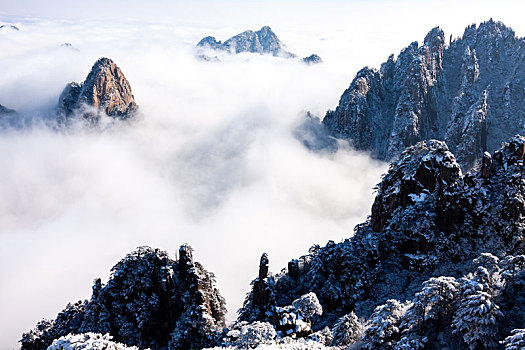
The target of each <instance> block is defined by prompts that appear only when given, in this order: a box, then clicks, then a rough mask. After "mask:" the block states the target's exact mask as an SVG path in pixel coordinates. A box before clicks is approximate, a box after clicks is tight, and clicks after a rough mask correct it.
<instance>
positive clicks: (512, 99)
mask: <svg viewBox="0 0 525 350" xmlns="http://www.w3.org/2000/svg"><path fill="white" fill-rule="evenodd" d="M524 57H525V39H523V38H518V37H516V35H515V33H514V31H513V30H512V29H510V28H508V27H506V26H505V25H504V24H503V23H501V22H495V21H493V20H490V21H487V22H484V23H481V24H480V25H479V26H476V25H471V26H469V27H468V28H466V29H465V32H464V34H463V36H462V37H461V38H458V39H456V40H454V41H452V40H450V41H449V43H448V45H447V43H446V41H445V34H444V32H443V31H442V30H441V29H439V28H434V29H432V30H431V31H430V32H429V33H428V34H427V36H426V37H425V40H424V42H423V44H422V45H419V44H418V43H417V42H414V43H412V44H410V46H408V47H407V48H405V49H403V50H402V51H401V53H400V54H399V55H398V56H397V58H396V59H394V57H393V56H390V57H389V58H388V60H387V61H386V62H385V63H383V64H382V65H381V68H380V69H379V70H376V69H372V68H368V67H366V68H363V69H362V70H361V71H359V72H358V73H357V75H356V77H355V78H354V80H353V81H352V83H351V84H350V87H349V88H348V89H347V90H346V91H345V92H344V93H343V95H342V96H341V99H340V101H339V105H338V106H337V108H336V109H335V110H334V111H328V113H327V114H326V116H325V118H324V120H323V124H324V125H325V126H326V127H327V129H328V130H329V131H330V132H331V134H332V135H333V136H335V137H338V138H341V139H345V140H349V141H350V142H351V144H352V145H353V146H354V147H355V148H357V149H359V150H366V151H370V152H371V153H372V154H373V155H374V156H375V157H377V158H379V159H382V160H392V159H396V158H398V157H399V156H400V155H401V153H402V151H403V150H404V149H405V148H406V147H407V146H412V145H414V144H416V143H417V142H419V141H422V140H429V139H438V140H445V141H446V142H447V145H448V147H450V150H451V151H452V152H453V153H454V154H456V156H457V160H458V162H459V163H460V164H461V165H462V166H463V167H465V169H466V170H469V169H470V168H471V167H472V166H473V165H474V163H475V161H476V160H477V159H479V158H481V157H482V155H483V152H484V151H489V152H494V151H495V150H496V149H498V148H499V146H500V143H501V142H503V141H505V140H506V139H508V138H509V137H511V136H513V135H515V134H518V133H521V134H523V133H524V132H525V129H524V125H525V102H524V101H525V99H524V91H525V80H524V79H523V76H524V75H525V66H524V65H523V58H524Z"/></svg>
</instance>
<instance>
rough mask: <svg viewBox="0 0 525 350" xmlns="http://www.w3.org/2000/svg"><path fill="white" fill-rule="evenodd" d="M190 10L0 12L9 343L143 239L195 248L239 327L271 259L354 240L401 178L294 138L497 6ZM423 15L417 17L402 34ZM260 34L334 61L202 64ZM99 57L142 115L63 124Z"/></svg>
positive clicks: (245, 59) (275, 264)
mask: <svg viewBox="0 0 525 350" xmlns="http://www.w3.org/2000/svg"><path fill="white" fill-rule="evenodd" d="M55 2H56V1H55ZM132 3H134V4H135V5H136V2H132ZM233 4H235V6H233ZM180 6H182V7H181V10H182V9H184V10H185V11H182V12H176V13H174V14H173V18H172V19H170V18H166V17H164V18H163V19H162V20H158V21H153V20H151V19H149V18H147V19H146V16H145V19H143V20H140V19H136V18H133V19H125V18H119V20H118V21H117V20H108V19H107V18H106V19H104V20H100V19H96V18H90V19H82V18H77V17H75V18H69V19H68V18H66V19H63V18H62V19H59V18H53V17H52V16H50V14H49V13H46V16H43V17H37V16H31V17H28V16H23V15H21V14H20V9H16V8H15V9H14V10H13V11H14V13H15V14H11V13H8V12H4V13H1V12H0V25H1V24H13V25H16V26H17V27H19V28H20V31H15V30H11V29H9V28H4V29H1V30H0V48H1V49H0V77H1V79H0V104H2V105H4V106H6V107H9V108H14V109H16V110H17V111H18V112H19V113H20V120H22V121H23V122H20V123H17V125H16V126H15V127H7V128H6V127H5V126H4V128H3V129H2V130H1V131H0V154H1V155H2V156H1V161H0V180H1V181H0V280H1V288H0V310H1V312H0V329H1V330H2V331H1V332H0V348H14V347H16V341H17V340H18V339H19V338H20V335H21V333H22V332H24V331H28V330H29V329H31V328H32V327H33V326H34V325H35V324H36V322H37V321H39V320H40V319H41V318H42V317H48V318H54V317H55V316H56V314H57V312H58V311H60V310H61V309H62V308H63V307H64V306H65V305H66V304H67V302H69V301H76V300H78V299H81V298H87V297H89V295H90V293H91V283H92V281H93V279H94V278H96V277H102V278H103V280H104V279H107V277H108V275H109V270H110V268H111V267H112V266H113V265H114V264H115V263H116V262H117V261H118V260H119V259H121V258H123V257H124V256H125V254H126V253H128V252H130V251H131V250H133V249H134V248H136V247H137V246H141V245H149V246H153V247H159V248H161V249H163V250H167V251H169V252H170V253H171V254H172V256H173V257H175V254H176V251H177V249H178V247H179V245H181V244H183V243H189V244H190V245H191V246H192V247H193V248H194V249H195V254H194V255H195V258H196V260H198V261H200V262H202V263H203V264H204V266H205V268H207V269H208V270H211V271H213V272H214V273H215V274H216V276H217V282H218V286H219V289H220V290H221V293H222V294H223V295H224V296H225V297H226V300H227V303H228V310H229V320H232V319H234V318H235V311H236V310H237V309H238V308H239V307H240V306H241V305H242V301H243V298H244V295H245V293H247V292H248V291H249V288H250V286H249V283H250V280H251V279H253V278H254V277H255V276H256V274H257V269H258V261H259V257H260V255H261V254H262V253H263V252H266V253H268V255H269V257H270V269H271V271H274V272H278V271H280V269H281V268H283V267H285V266H286V263H287V262H288V261H289V260H290V259H292V258H294V257H298V256H300V255H302V254H305V253H307V251H308V248H309V247H310V246H311V245H313V244H321V245H323V244H325V243H326V242H327V241H328V240H330V239H331V240H335V241H339V240H341V239H343V238H347V237H350V236H351V235H352V232H353V227H354V225H356V224H358V223H360V222H363V221H364V220H365V219H366V216H367V215H368V214H369V212H370V206H371V203H372V201H373V196H374V194H373V187H374V185H375V184H376V183H378V182H379V181H380V175H381V174H382V173H384V172H385V171H386V169H387V164H384V163H380V162H377V161H374V160H372V159H370V158H369V157H368V156H367V155H366V154H362V153H358V152H355V151H353V150H352V149H351V148H348V147H343V148H341V149H340V150H339V151H338V152H337V153H327V152H312V151H310V150H308V149H307V148H306V147H304V146H303V144H302V143H301V142H300V141H298V140H297V139H296V138H295V137H294V130H296V128H297V127H298V125H300V124H301V123H302V121H303V120H304V119H303V118H304V112H305V111H307V110H308V111H311V112H312V114H314V115H317V116H319V117H321V118H322V116H323V115H324V113H326V111H327V110H328V109H333V108H335V106H336V105H337V103H338V99H339V96H340V95H341V93H342V92H343V91H344V89H345V88H346V87H347V86H348V85H349V83H350V81H351V79H352V77H353V75H354V74H355V73H356V72H357V70H358V69H360V68H361V67H362V66H364V65H371V66H373V67H378V66H379V64H380V62H381V61H383V60H385V59H386V57H388V55H389V54H390V53H396V54H397V53H398V52H399V50H401V49H402V48H403V47H404V46H406V45H408V44H409V43H410V42H411V41H413V40H421V39H422V38H423V37H424V35H425V34H426V32H427V31H428V30H429V29H431V27H433V26H434V25H438V24H441V26H442V27H445V29H446V26H449V28H450V29H451V30H452V33H453V34H454V36H459V35H460V34H461V33H462V28H463V27H464V26H466V25H468V24H470V23H471V22H474V21H479V20H484V19H488V18H489V17H490V16H488V15H487V14H488V8H486V9H485V12H483V11H481V10H480V11H478V12H476V13H475V15H476V16H478V17H469V18H467V19H465V20H464V21H460V20H459V17H458V16H456V17H454V16H450V14H449V13H447V12H448V10H447V9H446V8H443V7H440V8H439V9H438V10H436V11H434V16H433V17H432V19H431V20H429V19H426V20H425V19H424V18H421V16H422V15H423V14H425V13H427V11H428V9H427V8H425V7H424V6H422V5H418V3H412V4H410V3H403V5H399V4H398V5H395V4H392V2H388V1H385V2H377V3H375V4H372V5H370V4H365V3H359V2H357V3H354V4H352V5H351V6H350V5H348V4H343V3H341V2H338V1H334V2H326V3H325V5H324V6H320V5H319V4H318V3H315V2H314V3H310V2H306V3H305V4H303V5H301V3H300V2H290V4H289V5H287V6H285V5H283V11H272V10H271V9H269V8H266V7H264V6H262V7H259V8H257V9H255V8H250V7H246V6H244V7H243V6H241V5H240V3H239V2H236V3H234V2H232V4H231V6H230V7H228V4H226V5H224V6H225V7H224V6H223V7H221V9H220V10H221V11H220V12H219V13H218V12H217V11H213V8H209V7H198V6H196V5H191V6H190V5H188V6H187V7H184V6H183V5H180ZM239 6H240V7H239ZM403 6H404V7H403ZM418 6H419V7H418ZM409 9H410V10H411V11H414V12H413V14H414V15H413V25H412V26H407V25H405V24H402V25H400V24H399V23H400V18H401V16H402V15H403V13H405V12H406V11H408V10H409ZM7 10H8V9H7ZM15 10H16V11H15ZM2 11H6V9H2ZM133 11H138V9H135V8H133ZM61 15H62V16H66V14H61ZM105 15H106V16H107V13H105ZM473 16H474V14H473ZM440 21H441V23H440ZM508 24H509V25H511V26H513V25H515V23H514V22H512V21H511V22H510V23H508ZM263 25H270V26H271V27H272V29H273V30H274V31H275V32H276V33H277V35H278V36H279V38H280V39H281V40H282V41H283V42H284V43H285V44H287V46H288V47H287V49H288V50H289V51H291V52H294V53H296V54H297V55H298V56H300V57H304V56H307V55H310V54H312V53H317V54H319V55H320V56H321V57H322V58H323V60H324V63H323V64H321V65H314V66H307V65H305V64H303V63H301V62H299V61H298V60H286V59H282V58H276V57H270V56H258V55H253V54H242V55H237V56H228V55H224V54H223V55H220V58H221V60H222V62H221V63H210V62H203V61H200V60H198V59H197V58H196V57H195V50H194V46H195V44H196V43H197V42H198V41H199V39H201V38H202V37H204V36H207V35H213V36H215V37H217V39H219V40H225V39H227V38H229V37H230V36H232V35H235V34H237V33H239V32H241V31H243V30H245V29H254V30H257V29H259V28H260V27H262V26H263ZM515 29H517V28H515ZM447 35H448V33H447ZM64 43H70V44H71V46H63V45H62V44H64ZM100 57H109V58H111V59H113V60H114V61H115V62H116V63H117V64H118V65H119V67H120V68H121V69H122V70H123V72H124V74H125V75H126V77H127V78H128V80H129V82H130V84H131V86H132V89H133V93H134V95H135V98H136V102H137V103H138V104H139V106H140V110H141V112H142V117H140V118H139V119H138V120H136V121H134V122H133V123H129V124H128V123H123V124H116V125H112V126H108V127H107V128H104V129H103V130H99V129H93V128H86V127H82V126H76V127H73V128H71V129H69V130H57V128H56V127H54V124H53V118H54V108H55V106H56V103H57V100H58V96H59V94H60V92H61V91H62V89H63V88H64V86H65V85H66V83H68V82H71V81H78V82H80V81H83V80H84V79H85V77H86V75H87V73H88V72H89V70H90V68H91V66H92V64H93V63H94V62H95V61H96V60H97V59H98V58H100Z"/></svg>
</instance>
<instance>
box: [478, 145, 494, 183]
mask: <svg viewBox="0 0 525 350" xmlns="http://www.w3.org/2000/svg"><path fill="white" fill-rule="evenodd" d="M491 167H492V156H491V155H490V153H489V152H487V151H485V153H483V158H482V159H481V177H482V178H484V179H487V178H488V177H490V168H491Z"/></svg>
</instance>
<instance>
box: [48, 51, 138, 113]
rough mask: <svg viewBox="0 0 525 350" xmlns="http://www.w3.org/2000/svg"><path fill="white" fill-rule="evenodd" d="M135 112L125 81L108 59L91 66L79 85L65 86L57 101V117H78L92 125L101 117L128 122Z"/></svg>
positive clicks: (128, 86) (129, 89) (127, 83)
mask: <svg viewBox="0 0 525 350" xmlns="http://www.w3.org/2000/svg"><path fill="white" fill-rule="evenodd" d="M137 109H138V106H137V104H136V103H135V98H134V97H133V93H132V92H131V86H130V84H129V82H128V80H127V79H126V77H125V76H124V74H123V73H122V71H121V70H120V68H119V67H118V66H117V65H116V64H115V62H113V61H112V60H110V59H109V58H101V59H99V60H98V61H97V62H95V64H94V65H93V67H92V68H91V71H90V73H89V74H88V76H87V78H86V80H85V81H84V82H83V83H80V84H79V83H75V82H73V83H70V84H68V85H67V86H66V87H65V88H64V90H63V91H62V94H61V95H60V98H59V101H58V113H59V115H60V117H62V118H65V119H67V118H70V117H72V116H75V115H80V116H82V117H83V118H85V119H87V120H89V121H92V122H97V121H98V120H99V119H100V118H101V117H102V116H103V115H104V114H105V115H107V116H110V117H113V118H119V119H128V118H131V117H133V116H134V115H135V114H136V112H137Z"/></svg>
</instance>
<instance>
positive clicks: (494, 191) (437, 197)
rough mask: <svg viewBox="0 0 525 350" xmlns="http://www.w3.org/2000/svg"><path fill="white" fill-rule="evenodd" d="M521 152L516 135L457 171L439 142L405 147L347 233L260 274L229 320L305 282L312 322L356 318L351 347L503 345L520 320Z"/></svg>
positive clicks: (524, 295)
mask: <svg viewBox="0 0 525 350" xmlns="http://www.w3.org/2000/svg"><path fill="white" fill-rule="evenodd" d="M524 154H525V138H523V137H521V136H517V137H514V138H512V139H511V140H510V142H509V143H506V144H504V145H503V147H502V148H501V149H500V150H498V151H497V152H495V153H494V156H493V157H491V156H490V154H488V153H485V155H484V159H483V161H482V162H481V164H480V165H479V166H478V167H476V168H475V169H474V170H473V171H472V172H470V173H467V174H465V175H463V174H462V171H461V167H460V166H459V164H458V163H457V161H456V159H455V157H454V156H453V154H452V153H451V152H450V151H449V150H448V147H447V146H446V144H445V143H444V142H442V141H435V140H431V141H424V142H421V143H418V144H417V145H415V146H413V147H410V148H408V149H407V150H406V151H405V152H403V154H402V156H401V159H400V160H399V161H397V162H394V163H393V164H392V165H391V167H390V170H389V171H388V173H387V174H386V175H385V176H384V178H383V180H382V182H381V183H380V184H379V185H378V194H377V197H376V199H375V202H374V204H373V207H372V214H371V216H370V218H369V220H368V221H367V222H365V223H363V224H361V225H358V226H357V227H356V229H355V235H354V237H352V238H350V239H347V240H345V241H344V242H341V243H334V242H329V243H328V244H327V245H326V246H325V247H322V248H321V247H319V246H313V247H312V248H311V249H310V253H309V254H308V255H305V256H302V257H300V258H298V259H294V260H292V261H290V263H289V264H288V268H287V269H284V270H283V271H282V272H281V273H279V274H277V275H271V274H266V275H264V274H263V275H260V276H259V277H258V278H257V279H255V280H254V282H253V289H252V291H251V292H250V293H249V295H248V296H247V298H246V301H245V304H244V307H243V308H242V309H241V310H239V320H241V321H247V322H253V321H255V320H258V321H267V322H271V321H272V317H271V315H272V310H274V309H275V307H276V306H277V307H278V306H283V305H288V304H290V303H291V301H292V300H293V299H295V298H297V297H298V296H300V295H303V294H305V293H312V292H313V293H315V294H316V295H317V297H318V298H319V301H320V303H321V305H322V308H323V310H324V313H323V316H322V317H315V318H313V319H312V324H313V330H314V331H315V330H319V331H320V330H322V329H323V327H325V326H329V327H331V329H332V331H333V330H334V327H335V325H336V324H337V322H340V321H338V320H340V319H341V318H342V317H350V316H348V315H354V313H355V315H357V316H358V317H359V318H360V319H362V320H365V322H364V324H363V323H361V327H363V329H364V330H362V333H361V335H356V336H355V337H354V338H353V340H352V341H351V342H349V343H355V346H357V348H370V349H377V348H386V349H393V348H396V349H404V348H406V349H419V348H421V349H445V348H449V349H467V348H469V347H470V348H471V349H477V348H486V349H498V348H503V347H502V345H501V344H500V343H498V341H499V340H503V339H504V338H506V337H507V336H510V334H511V331H512V330H513V329H519V328H523V325H524V324H525V312H523V310H524V307H525V289H522V287H523V286H524V283H525V279H524V278H525V270H524V267H525V256H523V254H525V242H524V238H525V236H524V229H525V198H524V194H525V174H524V163H523V162H524ZM443 276H445V277H443ZM469 303H470V304H469ZM481 304H483V305H485V304H486V306H479V305H481ZM469 307H472V309H469ZM478 307H479V308H480V309H478ZM350 319H351V317H350ZM387 321H388V324H387V325H383V326H384V327H390V330H389V331H386V330H385V329H383V330H382V331H380V329H381V327H383V326H381V324H380V323H382V322H387ZM347 323H352V322H350V321H348V322H347ZM349 327H350V326H349ZM378 327H379V328H378ZM350 328H351V329H352V332H354V333H359V324H358V323H355V325H353V326H351V327H350ZM374 332H376V333H374ZM378 332H379V333H378ZM335 345H338V344H335Z"/></svg>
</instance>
